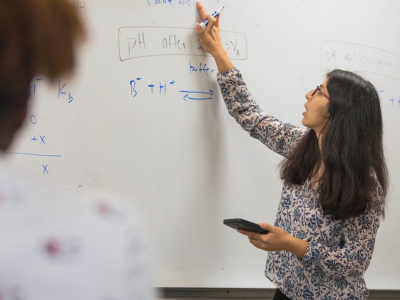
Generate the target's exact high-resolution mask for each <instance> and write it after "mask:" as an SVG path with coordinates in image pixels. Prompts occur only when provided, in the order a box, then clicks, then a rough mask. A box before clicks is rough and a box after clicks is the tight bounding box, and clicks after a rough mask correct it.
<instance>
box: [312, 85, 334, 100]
mask: <svg viewBox="0 0 400 300" xmlns="http://www.w3.org/2000/svg"><path fill="white" fill-rule="evenodd" d="M316 91H318V92H320V93H321V94H322V95H324V96H325V98H326V99H328V100H329V101H330V100H331V99H330V98H329V96H328V95H327V94H325V93H324V92H323V91H322V90H321V88H320V87H319V86H317V87H316V88H315V90H314V92H312V94H311V96H314V94H315V92H316Z"/></svg>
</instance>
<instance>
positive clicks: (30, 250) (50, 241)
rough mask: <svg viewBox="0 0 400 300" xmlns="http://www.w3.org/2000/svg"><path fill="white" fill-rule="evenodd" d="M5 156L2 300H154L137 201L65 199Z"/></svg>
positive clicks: (0, 169)
mask: <svg viewBox="0 0 400 300" xmlns="http://www.w3.org/2000/svg"><path fill="white" fill-rule="evenodd" d="M3 160H4V158H0V299H1V300H17V299H18V300H47V299H48V300H64V299H69V300H72V299H73V300H128V299H129V300H133V299H146V300H147V299H154V295H153V290H152V289H151V285H152V283H151V276H150V273H151V272H150V270H149V258H148V251H147V250H146V246H145V242H144V241H143V235H142V233H141V229H140V226H139V221H138V218H137V215H136V212H135V208H134V207H133V206H132V203H131V202H130V201H129V200H127V199H124V198H122V197H120V196H115V195H112V196H110V195H106V194H104V193H91V195H89V193H88V192H86V191H85V194H84V195H86V196H85V197H83V198H82V197H81V195H80V194H76V196H74V195H73V194H65V193H63V192H62V189H60V188H58V187H50V186H46V185H44V184H42V183H38V182H35V181H34V180H33V179H29V178H28V177H25V176H24V178H22V176H21V175H17V174H15V173H14V172H12V171H11V170H10V169H8V168H7V167H6V166H5V164H4V162H3Z"/></svg>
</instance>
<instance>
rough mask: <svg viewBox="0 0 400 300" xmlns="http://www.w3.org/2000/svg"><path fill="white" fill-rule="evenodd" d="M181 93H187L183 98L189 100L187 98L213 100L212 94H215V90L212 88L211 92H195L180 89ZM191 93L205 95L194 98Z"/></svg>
mask: <svg viewBox="0 0 400 300" xmlns="http://www.w3.org/2000/svg"><path fill="white" fill-rule="evenodd" d="M179 93H185V94H186V95H185V96H184V97H183V100H185V101H187V100H211V99H212V96H213V95H214V92H213V91H212V90H210V92H193V91H179ZM189 94H191V95H190V96H192V94H202V95H205V96H203V97H200V98H199V97H197V98H193V97H189Z"/></svg>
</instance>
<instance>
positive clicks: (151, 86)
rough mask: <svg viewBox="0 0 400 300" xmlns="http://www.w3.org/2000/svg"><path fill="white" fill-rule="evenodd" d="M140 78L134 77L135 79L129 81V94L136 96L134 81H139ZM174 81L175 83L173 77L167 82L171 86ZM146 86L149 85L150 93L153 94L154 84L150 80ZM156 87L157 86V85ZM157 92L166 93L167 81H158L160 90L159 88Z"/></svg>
mask: <svg viewBox="0 0 400 300" xmlns="http://www.w3.org/2000/svg"><path fill="white" fill-rule="evenodd" d="M141 79H142V78H136V80H131V81H130V82H129V84H130V90H131V96H132V97H136V96H137V95H138V91H137V83H136V82H137V81H139V80H141ZM175 83H176V81H175V80H173V79H172V80H171V81H170V82H169V84H170V85H172V86H174V84H175ZM147 87H149V88H150V91H151V93H152V94H154V87H155V85H154V84H153V83H152V82H151V83H150V84H148V85H147ZM157 88H158V87H157ZM159 94H160V95H162V94H164V95H166V94H167V83H165V82H164V83H162V82H161V81H160V90H159Z"/></svg>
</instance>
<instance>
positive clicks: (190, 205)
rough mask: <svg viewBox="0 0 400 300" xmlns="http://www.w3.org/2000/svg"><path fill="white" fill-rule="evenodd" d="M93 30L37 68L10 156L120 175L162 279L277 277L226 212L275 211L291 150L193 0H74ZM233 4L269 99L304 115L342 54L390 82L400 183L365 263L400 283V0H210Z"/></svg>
mask: <svg viewBox="0 0 400 300" xmlns="http://www.w3.org/2000/svg"><path fill="white" fill-rule="evenodd" d="M74 3H75V5H76V7H77V10H79V12H80V14H81V15H82V17H83V21H84V23H85V25H86V27H87V29H88V35H89V39H88V41H87V42H86V44H85V46H84V47H83V49H82V51H81V52H80V55H79V58H78V65H77V66H78V67H77V69H76V74H75V76H73V77H72V78H63V79H60V81H58V82H55V83H54V84H53V85H50V84H49V83H48V82H46V80H45V79H42V78H40V77H38V78H35V79H34V80H33V82H32V87H31V102H30V103H31V105H30V110H29V116H28V118H27V121H26V123H25V127H24V129H23V130H21V131H20V132H19V134H18V136H17V139H16V141H15V142H14V143H13V145H12V148H11V149H10V150H9V151H10V152H12V153H11V154H9V163H10V164H11V165H12V166H14V167H15V168H18V169H20V170H22V171H25V172H29V173H31V174H33V175H34V176H36V177H38V178H42V179H43V180H44V181H48V182H52V181H57V182H61V183H62V186H63V187H64V189H63V190H62V191H61V192H62V193H79V194H81V195H82V197H83V198H84V196H85V191H86V190H88V189H96V188H102V189H104V188H105V189H109V190H112V191H117V192H119V193H122V194H125V195H127V196H129V197H130V198H131V199H132V201H134V202H135V203H136V205H137V207H138V209H139V210H140V211H141V216H142V218H143V220H144V222H145V223H146V224H147V227H148V239H149V241H150V242H151V245H152V248H153V249H154V263H153V265H154V273H155V285H156V286H158V287H209V288H214V287H215V288H218V287H220V288H222V287H223V288H225V287H230V288H272V287H274V286H273V284H272V283H271V282H269V281H268V280H267V279H266V278H265V277H264V275H263V271H264V265H265V260H266V257H267V253H266V252H263V251H261V250H258V249H256V248H254V247H253V246H252V245H251V244H250V243H249V242H248V241H247V239H246V238H244V237H243V236H241V235H239V234H237V233H236V232H235V231H234V230H231V229H229V228H228V227H226V226H224V225H223V224H222V221H223V219H225V218H235V217H241V218H245V219H249V220H252V221H254V222H269V223H272V224H273V222H274V220H275V215H276V212H277V208H278V203H279V199H280V193H281V187H282V182H281V181H280V179H279V172H278V168H277V165H278V163H279V162H280V161H281V159H282V158H281V157H280V156H279V155H277V154H275V153H273V152H272V151H270V150H269V149H267V148H266V147H265V146H264V145H262V144H261V143H259V142H258V141H256V140H254V139H252V138H250V136H248V134H247V133H246V132H244V131H243V130H242V129H241V128H240V127H239V125H238V124H236V122H235V121H234V120H233V118H231V117H230V116H229V115H228V113H227V110H226V107H225V104H224V103H223V100H222V97H221V94H220V91H219V87H218V85H217V82H216V74H217V68H216V65H215V63H214V61H213V59H212V57H210V56H209V55H207V54H206V53H204V52H203V51H202V49H200V48H199V46H200V45H199V43H198V40H197V36H196V31H195V29H194V27H195V23H196V22H199V21H200V18H199V16H198V13H197V11H196V8H195V4H194V1H193V0H172V1H169V0H168V1H164V0H113V1H105V0H97V1H94V0H84V1H78V0H75V1H74ZM202 4H203V5H204V6H205V7H206V9H207V10H208V11H209V12H211V11H212V10H215V9H217V8H219V7H221V6H222V5H225V10H224V12H223V15H222V16H221V32H222V33H221V34H222V39H223V43H224V46H225V48H226V49H227V52H228V54H229V56H230V57H231V58H232V61H233V63H234V65H235V66H236V67H237V68H238V69H240V70H241V71H242V73H243V76H244V79H245V81H246V82H247V84H248V86H249V89H250V91H251V92H252V94H253V96H254V98H255V99H256V101H257V102H258V103H259V104H260V106H261V108H263V109H264V110H265V111H266V112H267V113H268V114H271V115H274V116H275V117H277V118H279V119H280V120H282V121H284V122H288V123H292V124H299V125H301V119H302V115H301V114H302V112H303V111H304V107H303V105H304V103H305V98H304V95H305V94H306V93H307V92H308V91H309V90H311V89H312V88H313V87H315V86H316V85H317V84H320V83H321V82H322V81H323V80H324V78H325V75H324V74H325V73H326V72H327V71H329V70H331V69H333V68H335V67H338V68H343V69H348V70H352V71H356V72H358V73H359V74H361V75H362V76H364V77H366V78H367V79H368V80H371V81H372V82H373V83H374V84H375V86H376V88H377V89H378V91H379V95H380V97H381V101H382V102H381V103H382V111H383V116H384V139H385V141H384V142H385V151H386V155H387V156H386V157H387V163H388V166H389V171H390V180H391V187H390V192H389V196H388V210H387V218H386V220H385V221H384V222H383V223H382V224H381V228H380V229H379V231H378V236H377V242H376V247H375V253H374V256H373V260H372V263H371V265H370V268H369V269H368V271H367V273H366V281H367V285H368V287H369V288H370V289H400V272H399V271H398V270H399V269H400V258H399V256H398V255H397V254H398V253H397V252H398V249H399V248H400V241H399V239H396V238H393V237H395V236H397V233H398V232H399V231H400V223H399V221H398V220H399V218H398V213H399V211H400V202H399V201H397V200H398V199H399V198H400V187H399V186H398V185H396V183H398V182H399V181H400V168H399V167H400V158H399V155H398V154H399V146H400V140H399V138H398V136H399V134H398V132H399V129H400V121H399V120H400V60H399V54H400V39H399V38H398V37H399V28H400V19H399V18H398V13H399V12H400V1H395V0H381V1H370V0H367V1H365V0H364V1H361V0H350V1H343V0H340V1H333V0H327V1H320V0H318V1H317V0H308V1H305V0H304V1H301V0H286V1H265V0H253V1H239V0H229V1H228V0H203V3H202Z"/></svg>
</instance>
